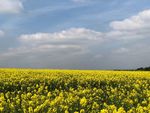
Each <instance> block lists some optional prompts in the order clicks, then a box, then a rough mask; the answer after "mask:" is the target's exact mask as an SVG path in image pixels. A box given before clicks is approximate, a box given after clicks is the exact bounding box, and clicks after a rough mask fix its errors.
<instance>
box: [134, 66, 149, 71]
mask: <svg viewBox="0 0 150 113" xmlns="http://www.w3.org/2000/svg"><path fill="white" fill-rule="evenodd" d="M136 70H137V71H150V66H149V67H140V68H137V69H136Z"/></svg>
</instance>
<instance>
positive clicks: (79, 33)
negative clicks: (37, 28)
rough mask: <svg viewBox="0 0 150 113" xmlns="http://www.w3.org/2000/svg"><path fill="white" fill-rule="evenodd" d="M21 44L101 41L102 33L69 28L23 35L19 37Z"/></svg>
mask: <svg viewBox="0 0 150 113" xmlns="http://www.w3.org/2000/svg"><path fill="white" fill-rule="evenodd" d="M19 39H20V40H21V41H22V42H23V43H52V42H63V41H66V42H70V41H72V42H80V41H87V40H91V41H92V40H101V41H102V40H103V38H102V33H101V32H97V31H94V30H90V29H85V28H70V29H68V30H63V31H60V32H55V33H35V34H24V35H21V36H20V37H19Z"/></svg>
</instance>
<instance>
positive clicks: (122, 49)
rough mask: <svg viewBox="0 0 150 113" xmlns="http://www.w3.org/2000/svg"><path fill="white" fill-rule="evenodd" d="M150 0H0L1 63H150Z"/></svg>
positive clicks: (71, 66) (61, 65)
mask: <svg viewBox="0 0 150 113" xmlns="http://www.w3.org/2000/svg"><path fill="white" fill-rule="evenodd" d="M149 22H150V1H149V0H142V1H141V0H124V1H123V0H44V1H43V0H1V1H0V67H21V68H63V69H64V68H65V69H66V68H67V69H116V68H121V69H128V68H137V67H140V66H149V65H150V62H149V58H150V52H149V51H150V39H149V36H150V30H149V28H150V23H149Z"/></svg>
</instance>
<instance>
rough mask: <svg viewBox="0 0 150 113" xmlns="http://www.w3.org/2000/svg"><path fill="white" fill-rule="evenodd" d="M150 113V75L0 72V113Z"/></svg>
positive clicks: (116, 72)
mask: <svg viewBox="0 0 150 113" xmlns="http://www.w3.org/2000/svg"><path fill="white" fill-rule="evenodd" d="M149 111H150V73H149V72H141V71H105V70H102V71H98V70H95V71H91V70H88V71H87V70H86V71H85V70H33V69H0V113H149Z"/></svg>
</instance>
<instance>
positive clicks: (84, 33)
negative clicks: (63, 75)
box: [0, 10, 150, 68]
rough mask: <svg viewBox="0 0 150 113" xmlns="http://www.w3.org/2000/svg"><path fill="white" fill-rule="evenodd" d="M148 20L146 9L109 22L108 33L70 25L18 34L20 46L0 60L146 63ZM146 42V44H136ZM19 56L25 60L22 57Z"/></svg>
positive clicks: (48, 63)
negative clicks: (50, 31) (59, 28)
mask: <svg viewBox="0 0 150 113" xmlns="http://www.w3.org/2000/svg"><path fill="white" fill-rule="evenodd" d="M149 22H150V10H145V11H142V12H140V13H138V14H137V15H135V16H132V17H129V18H127V19H124V20H122V21H113V22H111V23H110V26H111V30H110V31H108V32H99V31H95V30H92V29H86V28H70V29H67V30H62V31H60V32H52V33H33V34H22V35H21V36H19V37H18V39H19V41H20V46H18V47H17V48H12V49H9V50H8V52H6V53H4V54H1V55H0V56H1V57H2V58H1V59H3V58H5V59H6V58H10V61H13V60H12V57H11V56H14V57H15V58H17V60H18V58H20V61H21V62H24V63H26V61H27V62H28V61H35V62H40V63H42V64H43V65H45V64H44V63H46V64H47V66H49V65H51V66H52V65H54V64H57V65H59V64H66V65H67V66H68V67H70V66H73V67H74V66H75V65H74V64H73V63H75V64H76V63H77V64H76V65H77V66H80V65H81V67H82V66H89V65H90V66H95V67H96V66H97V67H98V66H102V64H103V65H105V67H106V68H107V66H108V67H109V66H110V67H112V68H115V67H113V66H121V64H122V66H123V64H124V65H126V66H128V67H131V62H132V66H134V64H137V63H141V62H143V64H144V63H148V62H146V61H144V60H145V59H147V61H148V59H149V57H150V54H149V51H150V47H149V42H150V39H149V36H150V29H149V28H150V23H149ZM146 43H147V46H140V47H139V46H137V45H139V44H141V45H145V44H146ZM16 56H17V57H16ZM30 56H34V57H32V58H33V59H32V60H31V59H28V58H29V57H30ZM22 57H24V58H25V59H26V60H25V61H24V60H22ZM30 58H31V57H30ZM142 58H145V59H142ZM141 59H142V60H141ZM6 61H7V59H6ZM53 61H54V62H53ZM50 62H51V64H50ZM72 62H73V63H72ZM89 62H90V63H89ZM24 63H23V64H24ZM29 63H30V62H29ZM69 63H70V64H69ZM36 64H38V63H36ZM137 65H138V64H137Z"/></svg>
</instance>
